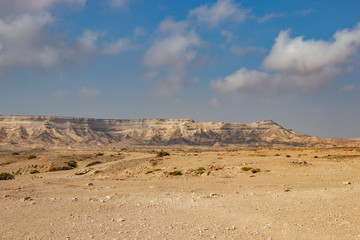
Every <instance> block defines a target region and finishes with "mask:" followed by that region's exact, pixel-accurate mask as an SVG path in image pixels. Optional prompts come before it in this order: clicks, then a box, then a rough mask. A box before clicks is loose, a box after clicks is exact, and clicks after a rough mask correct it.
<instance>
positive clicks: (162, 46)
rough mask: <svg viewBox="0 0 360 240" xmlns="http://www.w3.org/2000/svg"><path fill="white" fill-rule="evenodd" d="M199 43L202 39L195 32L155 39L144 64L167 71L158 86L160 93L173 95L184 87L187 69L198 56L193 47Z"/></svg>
mask: <svg viewBox="0 0 360 240" xmlns="http://www.w3.org/2000/svg"><path fill="white" fill-rule="evenodd" d="M199 45H201V40H200V38H199V37H198V36H197V35H196V34H195V33H193V32H189V33H186V34H185V33H184V34H182V33H176V34H170V35H168V36H166V37H162V38H159V39H157V40H155V41H154V43H153V44H152V45H151V46H150V48H149V49H148V50H147V51H146V53H145V55H144V58H143V64H144V65H145V66H146V67H149V68H153V69H160V70H163V71H165V73H166V77H165V78H164V79H163V80H162V81H161V83H160V84H159V87H158V93H159V94H162V95H172V94H174V93H176V92H178V91H179V90H180V89H181V88H182V85H183V81H184V78H185V75H186V73H185V69H186V67H187V65H188V64H189V63H190V62H191V61H193V60H194V59H195V57H196V51H195V50H194V49H193V48H194V47H196V46H199Z"/></svg>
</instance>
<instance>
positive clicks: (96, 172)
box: [94, 170, 103, 174]
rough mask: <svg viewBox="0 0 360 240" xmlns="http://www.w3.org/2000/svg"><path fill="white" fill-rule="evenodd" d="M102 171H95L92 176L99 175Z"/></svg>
mask: <svg viewBox="0 0 360 240" xmlns="http://www.w3.org/2000/svg"><path fill="white" fill-rule="evenodd" d="M102 172H103V171H102V170H96V171H95V172H94V174H99V173H102Z"/></svg>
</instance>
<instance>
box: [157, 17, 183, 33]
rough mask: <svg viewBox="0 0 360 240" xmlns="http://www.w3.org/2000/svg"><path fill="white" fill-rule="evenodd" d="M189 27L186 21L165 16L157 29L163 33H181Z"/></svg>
mask: <svg viewBox="0 0 360 240" xmlns="http://www.w3.org/2000/svg"><path fill="white" fill-rule="evenodd" d="M188 27H189V22H188V21H185V20H183V21H178V22H176V21H174V19H172V18H166V19H165V20H164V21H162V22H161V23H160V24H159V27H158V31H160V32H163V33H173V34H174V33H183V32H185V31H186V30H187V28H188Z"/></svg>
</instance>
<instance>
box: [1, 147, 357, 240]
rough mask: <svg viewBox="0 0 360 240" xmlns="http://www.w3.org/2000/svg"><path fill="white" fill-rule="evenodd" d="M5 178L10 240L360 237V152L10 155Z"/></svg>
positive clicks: (4, 216)
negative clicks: (7, 175) (12, 177)
mask: <svg viewBox="0 0 360 240" xmlns="http://www.w3.org/2000/svg"><path fill="white" fill-rule="evenodd" d="M159 152H160V154H159ZM164 153H169V155H167V154H164ZM0 172H7V173H12V174H14V176H15V179H13V180H3V181H0V209H1V212H0V214H1V217H0V226H1V228H0V239H64V240H65V239H360V201H359V199H360V174H359V172H360V149H358V148H337V149H311V148H308V149H254V150H238V151H237V150H231V151H230V150H214V149H164V151H163V152H161V151H160V149H147V148H143V149H140V148H138V149H136V148H132V149H130V148H124V149H111V150H102V151H81V150H77V151H36V152H27V151H25V152H2V153H0Z"/></svg>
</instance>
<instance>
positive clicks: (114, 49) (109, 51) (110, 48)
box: [102, 38, 131, 55]
mask: <svg viewBox="0 0 360 240" xmlns="http://www.w3.org/2000/svg"><path fill="white" fill-rule="evenodd" d="M130 48H131V46H130V40H129V39H128V38H120V39H119V40H117V41H116V42H113V43H109V44H108V45H107V46H106V47H105V48H104V50H103V51H102V53H103V54H105V55H117V54H120V53H122V52H123V51H126V50H128V49H130Z"/></svg>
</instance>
